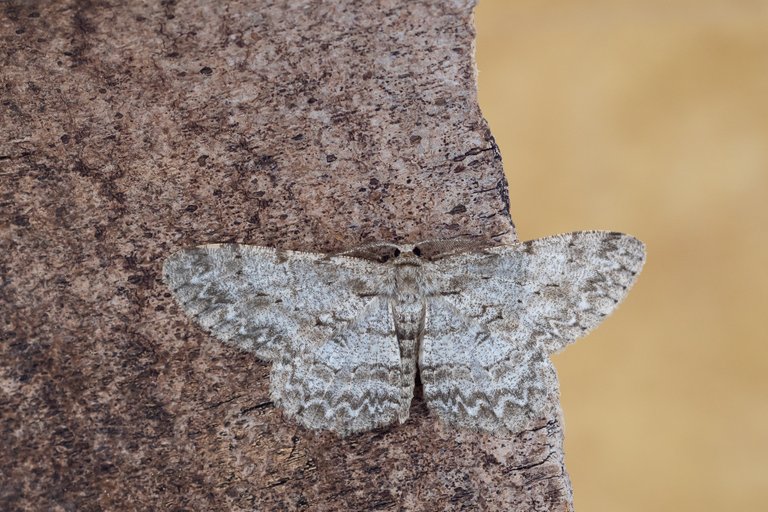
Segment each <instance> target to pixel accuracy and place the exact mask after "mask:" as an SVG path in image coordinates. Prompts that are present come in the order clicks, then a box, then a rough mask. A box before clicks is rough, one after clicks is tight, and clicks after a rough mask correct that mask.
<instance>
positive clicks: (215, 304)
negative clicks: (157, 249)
mask: <svg viewBox="0 0 768 512" xmlns="http://www.w3.org/2000/svg"><path fill="white" fill-rule="evenodd" d="M390 273H391V269H390V268H389V267H387V266H385V265H378V264H376V263H372V262H370V261H365V260H362V259H358V258H348V257H343V256H327V255H324V254H316V253H308V252H298V251H282V250H276V249H271V248H267V247H259V246H253V245H239V244H221V245H219V244H212V245H203V246H199V247H192V248H189V249H184V250H181V251H179V252H177V253H175V254H173V255H171V256H170V257H168V259H167V260H166V261H165V264H164V267H163V276H164V279H165V282H166V283H167V284H168V286H169V288H170V289H171V291H172V292H173V294H174V296H175V298H176V300H177V301H178V302H179V304H180V305H181V306H182V307H183V308H184V311H185V312H186V313H187V314H188V315H190V316H191V317H192V318H194V319H195V320H196V321H197V323H199V324H200V325H201V326H202V327H203V328H205V329H206V330H208V331H209V332H210V333H211V334H213V335H214V336H216V337H217V338H219V339H221V340H222V341H224V342H227V343H229V344H232V345H235V346H237V347H240V348H242V349H244V350H247V351H250V352H253V353H254V354H256V356H257V357H259V358H260V359H263V360H266V361H274V360H276V359H277V358H278V357H279V356H280V355H281V354H284V353H285V352H286V351H288V352H290V353H297V352H298V351H300V350H301V347H303V346H311V345H312V344H314V343H317V342H320V341H323V340H328V339H330V338H331V337H332V336H333V335H334V334H335V333H336V332H337V331H338V330H339V329H340V328H342V327H343V326H345V325H347V324H350V323H351V322H353V321H356V320H357V318H358V316H359V313H360V311H361V310H363V309H365V308H366V307H367V306H368V305H369V304H370V303H371V302H372V300H373V299H374V297H375V296H376V295H377V294H378V293H380V292H381V289H382V286H383V285H384V283H385V282H386V280H387V278H388V276H389V274H390Z"/></svg>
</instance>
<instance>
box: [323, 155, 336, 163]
mask: <svg viewBox="0 0 768 512" xmlns="http://www.w3.org/2000/svg"><path fill="white" fill-rule="evenodd" d="M325 161H326V162H328V163H331V162H335V161H336V155H325Z"/></svg>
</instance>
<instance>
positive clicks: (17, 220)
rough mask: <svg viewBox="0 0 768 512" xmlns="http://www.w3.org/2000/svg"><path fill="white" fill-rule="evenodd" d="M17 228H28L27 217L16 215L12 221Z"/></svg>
mask: <svg viewBox="0 0 768 512" xmlns="http://www.w3.org/2000/svg"><path fill="white" fill-rule="evenodd" d="M12 222H13V223H14V224H16V225H17V226H29V217H27V216H26V215H17V216H15V217H14V218H13V221H12Z"/></svg>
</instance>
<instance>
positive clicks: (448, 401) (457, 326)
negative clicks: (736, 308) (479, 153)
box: [419, 232, 645, 432]
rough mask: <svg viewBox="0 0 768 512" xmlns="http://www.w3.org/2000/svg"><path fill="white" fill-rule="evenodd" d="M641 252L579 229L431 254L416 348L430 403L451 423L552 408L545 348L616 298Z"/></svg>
mask: <svg viewBox="0 0 768 512" xmlns="http://www.w3.org/2000/svg"><path fill="white" fill-rule="evenodd" d="M644 256H645V253H644V247H643V244H642V243H641V242H640V241H638V240H636V239H634V238H632V237H630V236H627V235H622V234H620V233H608V232H577V233H569V234H565V235H557V236H553V237H548V238H543V239H540V240H533V241H531V242H524V243H519V244H515V245H511V246H501V247H493V248H490V249H485V250H482V251H472V252H467V253H463V254H457V255H451V256H448V257H446V258H445V259H439V260H436V261H434V262H433V263H430V264H429V269H430V272H429V275H430V277H431V280H430V283H429V286H430V287H431V289H432V296H431V297H430V303H429V307H428V310H427V317H426V321H425V327H424V334H423V341H422V345H421V351H420V354H419V370H420V372H421V380H422V382H423V384H424V398H425V400H426V402H427V405H428V406H429V407H430V409H432V410H433V411H435V412H436V413H437V415H438V416H439V417H440V418H441V419H443V420H444V421H446V422H448V423H452V424H455V425H458V426H462V427H465V428H479V429H482V430H487V431H492V432H497V431H503V430H506V431H518V430H521V429H522V428H525V426H526V425H527V424H529V423H530V422H531V421H532V420H534V419H536V418H540V417H543V416H550V415H551V414H552V412H553V411H554V410H553V409H552V407H553V404H552V402H551V399H550V394H557V376H556V374H555V371H554V368H553V367H552V365H551V363H550V361H549V357H548V356H549V354H550V353H552V352H556V351H558V350H560V349H562V348H563V347H564V346H565V345H567V344H568V343H570V342H572V341H573V340H575V339H576V338H578V337H580V336H583V335H584V334H585V333H586V332H588V331H589V330H591V329H592V328H594V327H595V326H597V325H598V324H599V323H600V322H601V321H602V320H603V318H604V317H605V316H606V315H608V314H609V313H610V312H611V311H612V310H613V309H614V308H615V307H616V305H617V304H618V303H619V302H620V300H621V299H622V298H623V297H624V296H625V295H626V292H627V290H628V289H629V287H630V286H631V284H632V283H633V281H634V279H635V276H636V275H637V273H638V272H639V271H640V268H641V267H642V264H643V261H644Z"/></svg>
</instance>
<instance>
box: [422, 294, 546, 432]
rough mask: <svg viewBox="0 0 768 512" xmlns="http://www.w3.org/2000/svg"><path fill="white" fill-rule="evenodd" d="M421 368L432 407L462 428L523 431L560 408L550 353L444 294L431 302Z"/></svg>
mask: <svg viewBox="0 0 768 512" xmlns="http://www.w3.org/2000/svg"><path fill="white" fill-rule="evenodd" d="M419 371H420V374H421V381H422V383H423V385H424V400H425V401H426V402H427V405H428V406H429V409H430V410H431V411H433V412H434V413H435V414H437V416H438V417H439V418H440V419H441V420H443V421H444V422H446V423H448V424H451V425H454V426H457V427H460V428H466V429H472V430H484V431H487V432H493V433H497V434H498V433H510V432H519V431H521V430H523V429H525V428H528V427H530V426H531V424H532V422H533V421H535V420H537V419H540V418H542V417H550V416H551V415H552V414H553V413H554V412H555V409H554V408H553V407H554V406H555V405H554V403H553V402H552V400H551V399H550V395H549V394H550V393H551V392H552V391H553V390H554V391H555V392H556V390H557V375H556V373H555V370H554V368H553V367H552V363H551V362H550V361H549V357H547V355H545V354H544V353H543V352H541V351H537V350H527V349H526V347H525V345H524V344H521V343H516V342H515V340H514V339H510V338H509V337H508V336H506V335H505V333H500V332H494V331H493V330H491V329H489V328H488V326H486V325H484V324H483V323H482V322H478V321H477V319H476V318H472V317H470V316H468V315H467V314H466V312H463V311H461V310H460V309H458V308H457V307H456V306H455V305H454V304H453V303H451V302H450V301H448V300H446V299H444V298H441V297H432V298H431V299H430V301H429V302H428V304H427V314H426V320H425V326H424V335H423V339H422V344H421V350H420V353H419Z"/></svg>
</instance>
